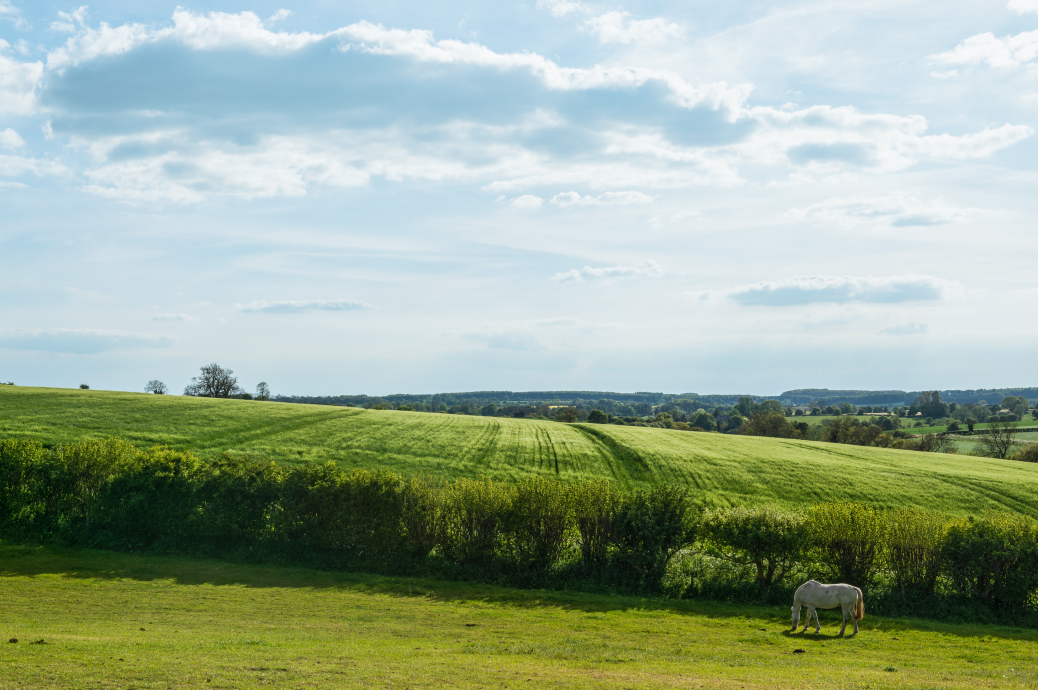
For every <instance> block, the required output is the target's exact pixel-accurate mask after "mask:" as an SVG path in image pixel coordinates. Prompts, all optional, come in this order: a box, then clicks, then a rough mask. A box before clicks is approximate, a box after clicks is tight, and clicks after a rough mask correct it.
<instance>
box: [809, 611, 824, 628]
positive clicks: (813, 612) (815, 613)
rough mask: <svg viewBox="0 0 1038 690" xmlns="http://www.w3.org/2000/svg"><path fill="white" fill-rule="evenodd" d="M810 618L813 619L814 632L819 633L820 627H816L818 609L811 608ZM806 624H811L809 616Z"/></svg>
mask: <svg viewBox="0 0 1038 690" xmlns="http://www.w3.org/2000/svg"><path fill="white" fill-rule="evenodd" d="M811 616H814V617H815V632H816V633H819V632H821V631H822V629H821V628H820V627H818V609H816V608H815V607H814V606H812V607H811ZM807 623H808V625H810V624H811V617H810V616H808V618H807Z"/></svg>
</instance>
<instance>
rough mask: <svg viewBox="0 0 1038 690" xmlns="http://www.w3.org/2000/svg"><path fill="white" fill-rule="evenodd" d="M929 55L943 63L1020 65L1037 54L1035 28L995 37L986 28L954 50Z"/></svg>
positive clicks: (1037, 55)
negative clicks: (1003, 36) (983, 31)
mask: <svg viewBox="0 0 1038 690" xmlns="http://www.w3.org/2000/svg"><path fill="white" fill-rule="evenodd" d="M929 57H930V59H931V60H933V61H935V62H939V63H942V64H946V65H979V64H981V63H986V64H987V65H988V66H989V67H1019V66H1020V65H1024V64H1027V63H1029V62H1032V61H1033V60H1034V59H1035V58H1036V57H1038V30H1035V31H1024V32H1023V33H1019V34H1017V35H1016V36H1006V37H1005V38H995V35H994V34H993V33H991V32H990V31H989V32H987V33H982V34H977V35H976V36H970V37H969V38H967V39H966V40H965V41H962V42H961V43H959V45H957V46H955V48H954V49H953V50H950V51H948V52H946V53H937V54H936V55H931V56H929Z"/></svg>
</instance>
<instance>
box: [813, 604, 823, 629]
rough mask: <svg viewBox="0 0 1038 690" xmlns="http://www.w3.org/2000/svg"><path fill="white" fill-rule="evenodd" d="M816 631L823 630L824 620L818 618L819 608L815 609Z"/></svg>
mask: <svg viewBox="0 0 1038 690" xmlns="http://www.w3.org/2000/svg"><path fill="white" fill-rule="evenodd" d="M814 611H815V632H816V633H820V632H822V622H821V621H819V620H818V609H815V610H814Z"/></svg>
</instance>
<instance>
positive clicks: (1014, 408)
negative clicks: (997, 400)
mask: <svg viewBox="0 0 1038 690" xmlns="http://www.w3.org/2000/svg"><path fill="white" fill-rule="evenodd" d="M1002 407H1004V408H1005V409H1007V410H1009V411H1010V412H1012V413H1013V414H1015V415H1020V416H1021V417H1022V416H1024V415H1025V414H1027V408H1028V404H1027V398H1025V397H1023V396H1020V397H1017V396H1013V395H1007V396H1006V397H1004V398H1002Z"/></svg>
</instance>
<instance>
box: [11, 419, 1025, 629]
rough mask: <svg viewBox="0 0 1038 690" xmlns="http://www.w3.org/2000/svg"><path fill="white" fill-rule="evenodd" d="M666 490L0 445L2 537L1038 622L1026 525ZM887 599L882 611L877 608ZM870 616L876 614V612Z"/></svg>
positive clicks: (105, 445)
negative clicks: (842, 587) (819, 591)
mask: <svg viewBox="0 0 1038 690" xmlns="http://www.w3.org/2000/svg"><path fill="white" fill-rule="evenodd" d="M703 498H704V497H701V496H697V495H696V494H694V493H692V492H690V491H688V490H685V489H683V488H678V487H673V486H657V487H653V488H649V489H637V490H633V491H621V490H620V489H619V488H618V487H617V486H616V485H615V484H613V483H611V482H608V481H604V480H595V479H588V480H582V481H576V482H564V481H560V480H558V479H554V478H550V479H549V478H531V479H525V480H522V481H519V482H516V483H503V482H495V481H491V480H489V479H457V480H454V481H446V480H440V479H434V478H429V477H420V476H401V475H398V474H394V473H390V472H385V471H368V470H350V471H345V470H340V469H337V468H335V467H334V466H332V465H331V464H328V465H324V466H319V465H301V466H292V467H283V466H278V465H276V464H274V463H269V462H262V461H258V460H255V459H250V458H247V457H235V456H231V455H228V454H224V455H220V456H217V457H215V458H212V459H209V460H206V461H203V460H201V459H199V458H198V457H196V456H194V455H192V454H191V453H187V452H180V451H174V450H171V449H169V448H152V449H147V450H142V449H139V448H137V447H135V446H133V445H132V444H129V443H126V442H123V441H119V440H117V439H109V440H107V441H97V440H90V441H81V442H77V443H70V444H66V445H61V446H57V447H54V448H49V449H48V448H44V447H43V446H42V445H41V444H40V443H37V442H33V441H26V440H7V441H0V538H3V539H7V540H16V541H21V542H24V543H49V544H64V545H70V546H83V547H91V548H105V549H114V550H121V551H140V550H146V551H151V552H156V553H167V554H190V555H198V556H209V557H221V558H231V559H239V560H246V561H253V562H268V563H290V564H298V565H308V566H316V567H321V568H335V569H349V570H360V571H369V572H379V573H392V574H407V575H432V576H436V577H451V578H459V579H470V580H480V581H486V582H494V583H499V584H509V585H513V586H520V587H565V588H571V589H574V588H575V589H590V590H594V591H602V590H606V591H616V592H629V593H647V594H656V595H660V594H662V595H667V596H675V597H706V598H710V597H714V598H727V599H731V598H739V597H742V598H748V599H752V600H755V601H777V600H784V599H786V598H788V597H789V596H791V594H792V588H794V587H795V586H796V585H797V584H799V582H801V581H803V580H804V579H806V578H808V577H814V578H816V579H821V580H827V581H842V582H848V583H851V584H855V585H857V586H860V587H862V588H863V589H865V590H866V591H867V594H868V595H869V596H870V602H871V603H870V609H872V610H874V611H879V610H883V607H884V606H886V607H887V609H888V610H889V611H890V612H892V613H896V612H900V613H901V614H902V615H903V612H904V610H905V606H906V605H909V606H912V612H913V614H914V615H933V616H936V617H948V616H949V615H951V616H964V617H974V618H978V617H979V618H981V619H990V618H991V617H992V616H1001V617H1002V618H1003V619H1006V620H1015V621H1018V622H1021V621H1022V622H1025V623H1027V624H1029V625H1038V613H1036V611H1035V604H1036V602H1038V598H1036V597H1038V522H1036V521H1035V520H1033V519H1032V518H1030V517H1024V516H1019V515H1012V514H1005V513H991V514H986V515H982V516H975V517H968V518H951V517H948V516H946V515H942V514H940V513H937V512H933V511H926V510H921V509H916V508H899V509H893V510H881V509H877V508H874V507H871V506H868V505H864V504H860V503H848V502H837V503H822V504H818V505H815V506H812V507H811V508H808V509H805V510H785V509H781V508H777V507H755V508H747V507H741V508H724V509H708V508H707V507H706V506H705V505H704V503H703V500H702V499H703ZM884 602H886V603H884ZM877 607H878V608H877Z"/></svg>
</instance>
